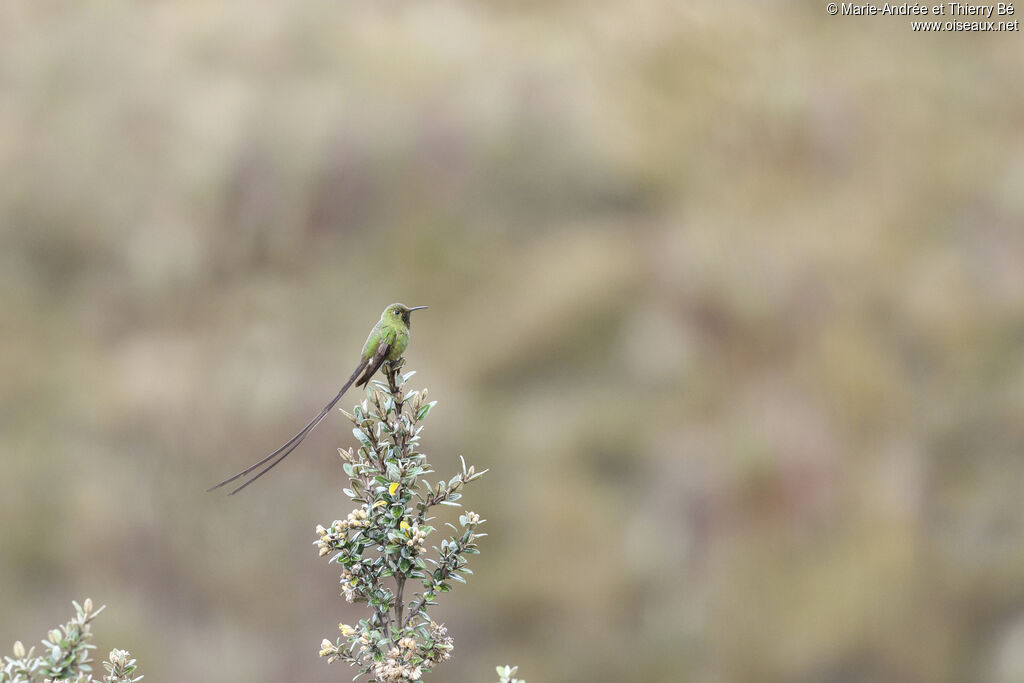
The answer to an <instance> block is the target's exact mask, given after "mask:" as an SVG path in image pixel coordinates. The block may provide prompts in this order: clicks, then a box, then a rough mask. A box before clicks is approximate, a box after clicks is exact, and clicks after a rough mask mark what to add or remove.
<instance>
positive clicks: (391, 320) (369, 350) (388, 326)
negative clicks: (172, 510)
mask: <svg viewBox="0 0 1024 683" xmlns="http://www.w3.org/2000/svg"><path fill="white" fill-rule="evenodd" d="M424 308H427V306H413V307H411V308H410V307H409V306H406V305H405V304H391V305H390V306H388V307H387V308H385V309H384V312H383V313H381V314H380V320H378V321H377V324H376V325H374V326H373V329H372V330H370V336H368V337H367V338H366V343H365V344H363V353H362V355H361V356H360V358H359V365H357V366H356V369H355V371H354V372H353V373H352V376H351V377H349V378H348V381H347V382H345V386H343V387H342V388H341V391H339V392H338V395H337V396H335V397H334V398H332V399H331V402H330V403H328V404H327V405H325V406H324V409H323V410H321V411H320V412H319V413H317V415H316V417H314V418H313V419H312V420H310V421H309V424H307V425H306V426H305V427H303V428H302V431H300V432H299V433H298V434H296V435H295V436H293V437H292V438H290V439H289V440H288V441H287V442H285V444H284V445H283V446H281V447H280V448H278V449H277V450H276V451H274V452H273V453H271V454H270V455H268V456H267V457H265V458H263V459H262V460H260V461H259V462H257V463H255V464H253V465H250V466H249V467H247V468H245V469H244V470H242V471H241V472H239V473H238V474H236V475H235V476H233V477H230V478H228V479H225V480H224V481H222V482H221V483H219V484H217V485H216V486H211V487H210V488H208V489H206V490H207V491H213V490H215V489H219V488H220V487H221V486H224V485H225V484H230V483H231V482H233V481H235V480H236V479H239V478H241V477H244V476H246V475H247V474H249V473H250V472H252V471H253V470H255V469H258V468H259V467H261V466H263V465H266V467H264V468H263V469H262V470H260V471H259V472H257V473H256V474H254V475H253V476H252V477H251V478H250V479H248V480H247V481H246V482H245V483H244V484H242V485H241V486H239V487H238V488H236V489H235V490H234V491H232V492H231V495H235V494H236V493H238V492H239V491H241V490H242V489H244V488H245V487H246V486H248V485H249V484H251V483H253V482H254V481H256V480H257V479H259V478H260V477H262V476H263V475H264V474H266V473H267V472H269V471H270V470H271V469H273V468H274V466H276V465H277V464H278V463H280V462H281V461H282V460H284V459H285V458H287V457H288V455H289V454H290V453H291V452H292V451H294V450H295V449H296V448H297V447H298V445H299V444H300V443H302V440H303V439H305V438H306V437H307V436H308V435H309V433H310V432H311V431H313V429H314V428H315V427H316V426H317V425H318V424H320V422H321V421H322V420H323V419H324V418H325V417H327V414H328V413H329V412H331V408H333V407H334V405H335V404H336V403H337V402H338V401H340V400H341V397H342V396H344V395H345V392H346V391H347V390H348V388H349V387H350V386H352V383H353V382H355V384H356V386H357V387H364V386H366V383H367V382H369V381H370V378H371V377H373V375H374V373H375V372H377V370H378V369H379V368H380V366H381V365H382V364H383V363H384V361H395V360H398V359H399V358H401V357H402V354H403V353H405V347H407V346H408V345H409V314H410V313H412V312H413V311H418V310H421V309H424ZM267 463H269V464H267Z"/></svg>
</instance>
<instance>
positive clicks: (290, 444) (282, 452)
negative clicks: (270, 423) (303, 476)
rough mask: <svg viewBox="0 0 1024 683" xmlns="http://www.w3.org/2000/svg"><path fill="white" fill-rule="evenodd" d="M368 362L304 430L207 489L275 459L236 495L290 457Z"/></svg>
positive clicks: (216, 486) (242, 486) (356, 370)
mask: <svg viewBox="0 0 1024 683" xmlns="http://www.w3.org/2000/svg"><path fill="white" fill-rule="evenodd" d="M366 364H367V361H366V359H365V358H364V359H363V360H361V361H360V362H359V365H358V366H357V367H356V369H355V372H353V373H352V376H351V377H349V378H348V381H347V382H345V386H343V387H342V388H341V391H339V392H338V394H337V395H336V396H335V397H334V398H332V399H331V402H330V403H328V404H327V405H325V406H324V407H323V410H321V411H320V412H319V413H317V415H316V417H314V418H313V419H312V420H310V421H309V424H307V425H306V426H305V427H303V428H302V430H301V431H300V432H299V433H298V434H296V435H295V436H293V437H292V438H290V439H288V441H287V442H285V444H284V445H283V446H281V447H280V448H278V449H277V450H276V451H274V452H273V453H271V454H270V455H268V456H267V457H265V458H263V459H262V460H260V461H259V462H257V463H254V464H252V465H250V466H249V467H246V468H245V469H244V470H242V471H241V472H239V473H238V474H236V475H235V476H233V477H229V478H228V479H225V480H224V481H222V482H221V483H219V484H217V485H215V486H211V487H210V488H208V489H206V490H207V491H214V490H216V489H219V488H220V487H221V486H224V485H225V484H230V483H231V482H233V481H235V480H236V479H239V478H241V477H244V476H245V475H247V474H249V473H250V472H252V471H253V470H255V469H256V468H258V467H260V466H261V465H265V464H266V463H267V462H270V461H271V460H273V462H271V463H270V464H269V465H267V466H266V467H265V468H264V469H262V470H260V471H259V472H258V473H256V474H255V475H254V476H253V477H252V478H251V479H249V480H248V481H247V482H245V483H244V484H242V485H241V486H239V487H238V488H236V489H235V490H234V491H232V492H231V495H235V494H236V493H238V492H239V491H241V490H242V489H244V488H245V487H246V486H248V485H249V484H251V483H253V482H254V481H256V480H257V479H259V478H260V477H262V476H263V475H264V474H266V473H267V472H269V471H270V470H271V469H273V468H274V467H275V466H276V465H277V464H278V463H279V462H281V461H282V460H284V459H285V458H286V457H288V455H289V454H291V452H292V451H294V450H295V449H296V448H297V447H298V445H299V444H300V443H302V440H303V439H305V438H306V437H307V436H309V433H310V432H311V431H313V429H314V428H316V426H317V425H318V424H320V422H321V421H322V420H323V419H324V418H325V417H327V414H328V413H330V412H331V408H333V407H334V406H335V404H337V403H338V401H340V400H341V397H342V396H344V394H345V392H346V391H348V388H349V387H350V386H352V382H354V381H355V379H356V377H358V376H359V373H361V372H362V371H363V370H364V369H365V368H366ZM275 457H276V458H277V459H276V460H274V458H275Z"/></svg>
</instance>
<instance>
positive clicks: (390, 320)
mask: <svg viewBox="0 0 1024 683" xmlns="http://www.w3.org/2000/svg"><path fill="white" fill-rule="evenodd" d="M407 317H408V309H407V308H406V307H405V306H403V305H402V304H391V305H390V306H388V307H387V308H385V309H384V312H383V313H381V315H380V320H378V321H377V324H376V325H374V326H373V329H372V330H370V336H368V337H367V338H366V343H365V344H363V359H364V360H370V359H371V358H373V355H374V354H375V353H377V348H378V347H379V346H380V343H381V342H384V343H385V344H390V345H391V350H390V351H388V357H387V359H388V360H391V361H394V360H398V359H399V358H401V357H402V354H403V353H405V349H406V347H407V346H409V323H408V322H407V321H406V319H407Z"/></svg>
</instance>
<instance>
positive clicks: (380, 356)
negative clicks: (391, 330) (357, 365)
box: [356, 337, 391, 387]
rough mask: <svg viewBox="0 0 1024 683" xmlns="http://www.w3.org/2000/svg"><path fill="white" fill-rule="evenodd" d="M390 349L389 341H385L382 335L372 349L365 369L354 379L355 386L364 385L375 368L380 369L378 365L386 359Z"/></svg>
mask: <svg viewBox="0 0 1024 683" xmlns="http://www.w3.org/2000/svg"><path fill="white" fill-rule="evenodd" d="M390 351H391V343H390V342H388V341H385V340H384V338H383V337H382V338H381V340H380V343H379V344H377V350H376V351H374V353H373V357H372V358H370V360H369V362H368V363H367V364H366V369H365V370H364V371H363V374H362V375H360V377H359V379H357V380H356V386H357V387H365V386H366V383H367V382H369V381H370V378H371V377H373V373H375V372H377V370H378V369H380V366H381V365H382V364H383V363H384V361H385V360H386V359H387V357H388V353H389V352H390Z"/></svg>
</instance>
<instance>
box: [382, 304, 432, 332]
mask: <svg viewBox="0 0 1024 683" xmlns="http://www.w3.org/2000/svg"><path fill="white" fill-rule="evenodd" d="M424 308H427V306H412V307H411V308H410V307H409V306H406V305H405V304H391V305H390V306H388V307H387V308H385V309H384V315H382V316H381V317H382V318H383V319H384V320H394V321H395V322H401V323H402V324H404V325H405V326H406V327H408V325H409V314H410V313H412V312H413V311H418V310H421V309H424Z"/></svg>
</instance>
